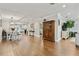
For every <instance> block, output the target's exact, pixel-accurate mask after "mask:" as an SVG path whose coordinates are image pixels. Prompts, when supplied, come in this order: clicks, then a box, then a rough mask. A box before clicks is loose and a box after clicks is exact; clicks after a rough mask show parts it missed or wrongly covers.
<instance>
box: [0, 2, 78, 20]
mask: <svg viewBox="0 0 79 59" xmlns="http://www.w3.org/2000/svg"><path fill="white" fill-rule="evenodd" d="M62 5H64V3H63V4H61V3H60V4H57V3H55V4H54V5H50V4H49V3H0V14H1V15H2V17H4V18H11V17H14V19H23V18H25V19H32V20H36V19H38V18H44V17H49V16H50V17H52V16H55V15H56V14H57V13H61V14H62V15H63V16H65V15H67V14H71V16H78V15H79V4H77V3H76V4H74V3H68V4H65V5H66V6H67V7H66V8H62Z"/></svg>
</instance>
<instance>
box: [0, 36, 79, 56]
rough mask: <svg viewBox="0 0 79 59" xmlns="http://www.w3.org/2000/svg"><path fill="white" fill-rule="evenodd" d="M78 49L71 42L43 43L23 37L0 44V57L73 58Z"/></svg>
mask: <svg viewBox="0 0 79 59" xmlns="http://www.w3.org/2000/svg"><path fill="white" fill-rule="evenodd" d="M74 55H79V49H78V48H76V47H75V44H74V43H73V42H70V41H68V40H62V41H61V42H55V43H54V42H49V41H43V40H42V38H37V37H28V36H23V37H22V38H21V40H20V41H3V42H0V56H74Z"/></svg>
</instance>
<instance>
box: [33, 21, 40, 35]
mask: <svg viewBox="0 0 79 59" xmlns="http://www.w3.org/2000/svg"><path fill="white" fill-rule="evenodd" d="M34 29H35V33H34V35H35V36H37V37H40V23H39V22H36V23H35V24H34Z"/></svg>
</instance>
